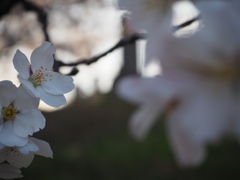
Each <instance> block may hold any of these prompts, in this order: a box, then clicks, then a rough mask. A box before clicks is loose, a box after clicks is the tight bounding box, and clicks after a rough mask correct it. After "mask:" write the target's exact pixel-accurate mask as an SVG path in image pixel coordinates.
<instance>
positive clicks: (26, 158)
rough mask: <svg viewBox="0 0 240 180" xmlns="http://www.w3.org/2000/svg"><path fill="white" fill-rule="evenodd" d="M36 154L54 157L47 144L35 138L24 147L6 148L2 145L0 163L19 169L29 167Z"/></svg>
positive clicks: (29, 139)
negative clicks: (5, 162) (6, 163)
mask: <svg viewBox="0 0 240 180" xmlns="http://www.w3.org/2000/svg"><path fill="white" fill-rule="evenodd" d="M35 154H36V155H40V156H44V157H47V158H52V156H53V153H52V150H51V147H50V145H49V144H48V143H47V142H45V141H42V140H39V139H36V138H33V137H29V138H28V142H27V144H26V145H24V146H22V147H18V146H14V147H8V146H6V147H4V146H3V145H1V144H0V162H4V161H7V162H8V163H9V164H10V165H12V166H14V167H17V168H22V167H28V166H29V165H30V164H31V162H32V161H33V158H34V155H35Z"/></svg>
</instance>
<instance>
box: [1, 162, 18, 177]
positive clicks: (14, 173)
mask: <svg viewBox="0 0 240 180" xmlns="http://www.w3.org/2000/svg"><path fill="white" fill-rule="evenodd" d="M22 177H23V176H22V175H21V171H20V170H19V169H18V168H17V167H14V166H11V165H9V164H0V178H3V179H14V178H22Z"/></svg>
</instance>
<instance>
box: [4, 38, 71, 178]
mask: <svg viewBox="0 0 240 180" xmlns="http://www.w3.org/2000/svg"><path fill="white" fill-rule="evenodd" d="M55 50H56V48H55V47H54V46H53V45H51V43H49V42H44V43H43V44H42V45H41V46H39V47H38V48H36V49H35V50H34V51H33V52H32V54H31V58H30V62H31V64H30V62H29V61H28V59H27V57H26V56H25V55H24V54H23V53H22V52H21V51H19V50H17V52H16V54H15V56H14V58H13V64H14V67H15V69H16V70H17V71H18V73H19V75H18V78H19V80H20V82H21V84H20V86H19V87H16V86H15V85H14V84H13V83H12V82H11V81H1V82H0V110H1V111H0V163H1V164H0V178H4V179H12V178H18V177H22V175H21V171H20V168H22V167H24V168H26V167H28V166H29V165H30V164H31V162H32V160H33V158H34V155H35V154H36V155H41V156H44V157H48V158H52V156H53V153H52V150H51V147H50V145H49V144H48V143H47V142H45V141H43V140H39V139H36V138H34V137H32V135H33V134H34V133H35V132H38V131H39V130H41V129H43V128H44V127H45V124H46V120H45V117H44V116H43V115H42V113H41V112H40V111H39V110H38V106H39V102H40V100H42V101H44V102H45V103H46V104H48V105H50V106H53V107H59V106H61V105H64V104H66V99H65V97H64V95H63V94H64V93H67V92H69V91H71V90H72V89H73V88H74V84H73V79H72V77H70V76H65V75H61V74H59V73H57V72H53V70H52V67H53V63H54V59H53V54H54V52H55Z"/></svg>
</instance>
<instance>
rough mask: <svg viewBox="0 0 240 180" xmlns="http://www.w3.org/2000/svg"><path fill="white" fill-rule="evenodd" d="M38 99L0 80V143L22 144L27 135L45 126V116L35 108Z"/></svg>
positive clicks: (10, 83)
mask: <svg viewBox="0 0 240 180" xmlns="http://www.w3.org/2000/svg"><path fill="white" fill-rule="evenodd" d="M38 104H39V99H37V98H34V97H32V96H30V95H29V94H28V93H27V92H26V90H25V89H24V88H23V87H22V86H20V87H19V88H16V86H15V85H13V84H12V82H10V81H2V82H0V110H1V112H0V143H2V144H4V145H6V146H24V145H25V144H26V143H27V141H28V138H27V137H28V135H32V134H33V133H34V132H37V131H39V129H43V128H44V127H45V118H44V116H43V115H42V114H41V112H40V111H39V110H38V109H37V108H38Z"/></svg>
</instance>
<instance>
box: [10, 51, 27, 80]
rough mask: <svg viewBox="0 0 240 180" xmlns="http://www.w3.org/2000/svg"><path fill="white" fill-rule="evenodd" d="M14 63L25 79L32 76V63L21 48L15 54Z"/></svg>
mask: <svg viewBox="0 0 240 180" xmlns="http://www.w3.org/2000/svg"><path fill="white" fill-rule="evenodd" d="M13 64H14V67H15V69H16V70H17V71H18V73H19V75H20V76H21V77H22V78H23V79H28V78H29V76H30V63H29V61H28V59H27V57H26V56H25V55H24V54H23V53H22V52H21V51H19V50H17V52H16V53H15V55H14V58H13Z"/></svg>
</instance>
